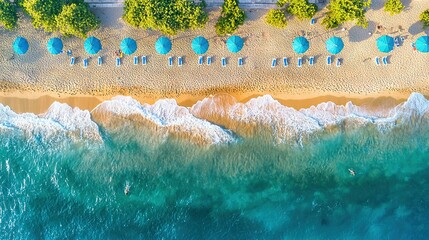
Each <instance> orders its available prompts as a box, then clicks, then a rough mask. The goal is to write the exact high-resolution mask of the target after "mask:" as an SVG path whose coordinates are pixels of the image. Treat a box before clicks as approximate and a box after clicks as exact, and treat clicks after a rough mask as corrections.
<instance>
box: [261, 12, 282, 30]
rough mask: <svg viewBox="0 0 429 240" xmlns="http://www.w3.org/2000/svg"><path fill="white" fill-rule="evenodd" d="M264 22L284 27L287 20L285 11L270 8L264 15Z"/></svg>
mask: <svg viewBox="0 0 429 240" xmlns="http://www.w3.org/2000/svg"><path fill="white" fill-rule="evenodd" d="M265 22H266V23H268V24H269V25H271V26H273V27H277V28H285V27H286V26H287V20H286V15H285V12H284V11H283V10H282V9H271V10H270V11H268V13H267V15H266V16H265Z"/></svg>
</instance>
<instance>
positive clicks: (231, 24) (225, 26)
mask: <svg viewBox="0 0 429 240" xmlns="http://www.w3.org/2000/svg"><path fill="white" fill-rule="evenodd" d="M238 3H239V2H238V0H225V1H224V2H223V5H222V12H221V15H220V17H219V19H218V20H217V23H216V26H215V27H216V33H217V34H218V35H225V34H231V33H234V32H235V31H237V29H238V27H239V26H241V25H243V24H244V20H245V19H246V14H245V13H244V11H243V10H242V9H241V8H240V7H238Z"/></svg>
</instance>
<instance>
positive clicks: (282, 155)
mask: <svg viewBox="0 0 429 240" xmlns="http://www.w3.org/2000/svg"><path fill="white" fill-rule="evenodd" d="M428 123H429V122H428V121H427V120H421V119H420V120H419V121H410V122H407V123H403V124H398V125H397V126H395V127H393V128H391V129H389V130H388V131H387V130H386V131H380V129H379V128H377V127H376V126H375V125H374V124H365V125H362V126H360V127H349V126H348V125H347V124H346V123H343V124H342V125H339V126H337V127H333V128H329V129H325V130H323V131H321V132H317V133H314V134H312V135H311V136H310V137H309V139H308V140H305V141H304V142H303V143H302V144H299V145H297V144H296V143H288V142H286V143H282V144H275V143H273V141H272V139H271V138H270V137H267V136H268V134H264V133H263V132H261V133H258V134H255V135H253V136H252V137H240V140H239V141H237V142H234V143H229V144H215V145H209V146H206V145H204V146H202V145H198V144H194V143H191V142H189V141H188V140H186V139H181V138H175V137H168V138H166V139H165V140H164V141H161V142H156V143H155V142H151V141H143V140H144V139H151V137H153V136H150V134H153V133H148V132H144V131H142V132H139V131H138V128H137V130H136V128H134V127H133V126H132V125H124V126H122V127H121V128H120V129H116V130H115V131H112V130H109V129H104V128H103V127H102V126H100V132H101V133H102V139H103V141H101V142H100V141H94V140H90V139H80V140H71V139H70V138H68V137H64V138H52V137H46V136H43V135H41V134H32V135H28V134H25V133H23V132H22V131H19V130H16V131H2V132H0V140H1V147H0V228H1V229H0V239H65V238H79V239H103V238H104V239H115V238H118V239H426V236H427V235H428V234H429V217H428V216H429V186H428V183H429V172H428V168H429V161H428V160H429V131H428V129H429V126H428V125H429V124H428ZM142 139H143V140H142ZM348 169H353V170H354V171H355V172H356V175H355V176H352V175H351V174H350V173H349V170H348ZM126 185H129V194H128V195H126V194H125V193H124V189H125V188H126Z"/></svg>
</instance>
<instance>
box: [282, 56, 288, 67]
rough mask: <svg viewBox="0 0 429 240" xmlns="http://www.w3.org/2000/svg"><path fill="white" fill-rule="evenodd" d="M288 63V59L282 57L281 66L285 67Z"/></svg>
mask: <svg viewBox="0 0 429 240" xmlns="http://www.w3.org/2000/svg"><path fill="white" fill-rule="evenodd" d="M288 65H289V63H288V61H287V57H284V58H283V67H287V66H288Z"/></svg>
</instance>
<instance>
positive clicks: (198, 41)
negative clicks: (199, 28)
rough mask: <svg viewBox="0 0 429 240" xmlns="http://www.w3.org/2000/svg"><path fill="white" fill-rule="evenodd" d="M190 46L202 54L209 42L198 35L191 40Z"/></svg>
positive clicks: (207, 47)
mask: <svg viewBox="0 0 429 240" xmlns="http://www.w3.org/2000/svg"><path fill="white" fill-rule="evenodd" d="M191 47H192V50H194V52H195V53H196V54H204V53H206V52H207V50H208V49H209V42H208V41H207V39H205V38H203V37H201V36H199V37H196V38H194V40H192V44H191Z"/></svg>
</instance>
